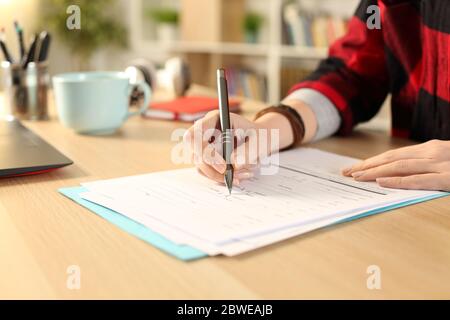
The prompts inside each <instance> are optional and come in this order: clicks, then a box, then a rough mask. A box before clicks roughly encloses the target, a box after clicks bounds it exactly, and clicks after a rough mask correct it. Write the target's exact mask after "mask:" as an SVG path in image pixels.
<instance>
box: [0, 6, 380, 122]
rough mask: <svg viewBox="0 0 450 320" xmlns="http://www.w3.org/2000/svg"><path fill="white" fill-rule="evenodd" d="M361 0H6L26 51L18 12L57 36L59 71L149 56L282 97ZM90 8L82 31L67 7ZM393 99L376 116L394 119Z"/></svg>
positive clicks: (206, 82)
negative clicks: (223, 73) (70, 23)
mask: <svg viewBox="0 0 450 320" xmlns="http://www.w3.org/2000/svg"><path fill="white" fill-rule="evenodd" d="M358 3H359V1H358V0H295V1H288V0H0V21H1V26H0V27H5V30H6V38H7V43H8V44H9V46H10V49H11V52H12V53H14V54H16V53H17V52H18V50H19V49H18V47H17V39H16V35H15V32H14V28H13V21H14V20H18V21H19V22H20V23H21V25H22V26H23V29H24V37H25V40H26V41H29V38H30V37H31V35H32V33H34V32H37V31H40V30H48V31H49V32H51V33H52V35H53V42H52V49H51V51H50V57H49V63H50V65H49V70H50V74H52V75H54V74H57V73H61V72H68V71H80V70H123V69H124V68H125V67H126V66H127V65H128V64H129V62H130V61H132V60H133V59H136V58H145V59H148V60H150V61H152V62H154V63H157V64H160V65H163V64H164V62H165V61H166V60H167V59H168V58H170V57H174V56H177V57H182V58H183V59H185V61H186V62H187V63H188V64H189V67H190V70H191V74H192V80H193V82H194V83H196V84H199V85H203V86H207V87H215V74H214V70H215V69H216V68H218V67H226V68H228V69H229V74H230V79H229V81H230V91H231V94H233V95H237V96H243V97H247V98H251V99H257V100H262V101H266V102H267V103H277V102H278V101H280V100H281V99H282V98H283V96H285V95H286V92H287V91H288V89H289V88H290V87H291V86H292V85H293V84H295V83H296V82H298V81H300V80H301V79H302V78H304V77H305V76H306V75H308V74H309V73H310V72H311V70H314V68H315V67H316V66H317V64H318V62H319V61H320V59H323V58H325V57H326V56H327V52H328V46H329V45H330V43H332V42H333V41H334V40H335V39H337V38H339V37H341V36H342V35H343V34H345V32H346V28H347V22H348V20H349V19H350V17H351V16H352V14H353V13H354V11H355V9H356V7H357V5H358ZM70 5H78V6H79V7H80V9H81V30H69V29H68V28H67V27H66V20H67V18H68V17H69V15H70V14H68V13H67V8H68V7H69V6H70ZM388 118H389V116H388V112H387V110H386V108H384V110H383V111H382V112H381V113H380V115H379V116H378V117H377V118H376V119H375V120H374V121H372V123H371V125H373V126H376V127H380V128H385V129H387V128H388V127H389V123H388Z"/></svg>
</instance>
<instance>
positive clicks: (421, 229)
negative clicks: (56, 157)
mask: <svg viewBox="0 0 450 320" xmlns="http://www.w3.org/2000/svg"><path fill="white" fill-rule="evenodd" d="M259 107H261V106H260V105H258V104H255V103H245V104H244V109H245V110H246V112H247V114H251V113H253V112H254V111H255V110H256V109H257V108H259ZM26 125H27V126H28V127H29V128H31V129H32V130H34V131H35V132H36V133H38V134H39V135H41V136H42V137H43V138H45V139H46V140H47V141H48V142H49V143H51V144H52V145H54V146H55V147H56V148H58V149H59V150H60V151H62V152H63V153H64V154H66V155H67V156H68V157H70V158H71V159H72V160H74V162H75V164H74V165H72V166H70V167H67V168H64V169H62V170H58V171H55V172H53V173H50V174H45V175H39V176H32V177H24V178H18V179H3V180H0V298H63V299H72V298H75V299H80V298H83V299H84V298H87V299H90V298H149V299H152V298H153V299H154V298H162V299H165V298H168V299H178V298H180V299H182V298H192V299H198V298H214V299H216V298H232V299H234V298H236V299H241V298H250V299H253V298H255V299H259V298H275V299H279V298H288V299H299V298H363V299H366V298H450V198H444V199H439V200H434V201H430V202H427V203H422V204H419V205H415V206H410V207H407V208H403V209H400V210H395V211H391V212H389V213H385V214H380V215H376V216H373V217H369V218H365V219H361V220H358V221H356V222H351V223H346V224H342V225H338V226H334V227H328V228H325V229H323V230H319V231H315V232H312V233H309V234H307V235H303V236H299V237H296V238H294V239H291V240H287V241H283V242H281V243H278V244H275V245H272V246H270V247H266V248H263V249H260V250H256V251H254V252H251V253H248V254H244V255H241V256H238V257H234V258H226V257H215V258H207V259H202V260H199V261H194V262H189V263H186V262H181V261H178V260H176V259H174V258H172V257H171V256H168V255H167V254H165V253H163V252H161V251H159V250H157V249H155V248H154V247H152V246H151V245H149V244H147V243H144V242H143V241H140V240H138V239H137V238H135V237H133V236H131V235H129V234H127V233H126V232H124V231H122V230H120V229H119V228H117V227H115V226H113V225H112V224H110V223H108V222H106V221H104V220H103V219H102V218H100V217H98V216H97V215H95V214H93V213H91V212H90V211H88V210H86V209H84V208H82V207H80V206H79V205H77V204H75V203H73V202H72V201H70V200H69V199H67V198H65V197H63V196H62V195H60V194H59V193H58V192H57V189H58V188H61V187H67V186H76V185H78V184H79V183H80V182H83V181H90V180H96V179H104V178H112V177H118V176H126V175H134V174H142V173H146V172H151V171H158V170H164V169H173V168H174V167H175V166H174V165H173V164H172V163H171V161H170V150H171V147H172V146H173V145H174V142H170V134H171V132H172V130H174V129H176V128H178V127H188V125H187V124H180V123H174V122H164V121H151V120H143V119H139V118H133V119H131V120H130V121H128V122H127V123H126V124H125V125H124V126H123V128H122V129H121V130H120V132H118V133H117V134H115V135H113V136H106V137H93V136H80V135H76V134H75V133H73V132H72V131H71V130H69V129H66V128H64V127H62V126H61V125H60V124H59V122H58V121H57V120H56V118H55V117H54V116H53V117H52V120H51V121H48V122H27V123H26ZM407 143H408V142H407V141H403V140H398V139H390V138H389V137H387V136H386V135H384V134H382V133H374V132H356V133H355V135H354V136H352V137H350V138H346V139H344V138H339V137H335V138H331V139H328V140H326V141H323V142H320V143H316V144H314V145H313V146H314V147H317V148H321V149H324V150H329V151H332V152H337V153H341V154H344V155H350V156H354V157H360V158H363V157H367V156H371V155H375V154H377V153H379V152H382V151H384V150H387V149H389V148H394V147H399V146H402V145H405V144H407ZM70 265H78V266H80V268H81V289H80V290H68V289H67V287H66V281H67V276H68V275H67V273H66V270H67V267H68V266H70ZM369 265H378V266H379V267H380V268H381V276H382V289H381V290H368V289H367V287H366V280H367V277H368V275H367V273H366V269H367V267H368V266H369Z"/></svg>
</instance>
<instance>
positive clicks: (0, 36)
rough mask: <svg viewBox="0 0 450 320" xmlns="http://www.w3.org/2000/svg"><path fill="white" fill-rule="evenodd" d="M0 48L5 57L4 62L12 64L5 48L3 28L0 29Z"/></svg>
mask: <svg viewBox="0 0 450 320" xmlns="http://www.w3.org/2000/svg"><path fill="white" fill-rule="evenodd" d="M0 47H1V49H2V52H3V55H4V56H5V60H6V61H9V62H10V63H13V59H12V57H11V54H10V53H9V51H8V47H6V37H5V28H2V29H1V30H0Z"/></svg>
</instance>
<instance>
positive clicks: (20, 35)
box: [14, 21, 25, 60]
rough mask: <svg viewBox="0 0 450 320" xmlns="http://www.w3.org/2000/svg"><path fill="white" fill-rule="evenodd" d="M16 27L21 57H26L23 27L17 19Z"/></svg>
mask: <svg viewBox="0 0 450 320" xmlns="http://www.w3.org/2000/svg"><path fill="white" fill-rule="evenodd" d="M14 27H15V29H16V33H17V38H18V40H19V50H20V59H21V60H23V59H24V57H25V44H24V43H23V29H22V28H21V27H20V25H19V23H18V22H17V21H14Z"/></svg>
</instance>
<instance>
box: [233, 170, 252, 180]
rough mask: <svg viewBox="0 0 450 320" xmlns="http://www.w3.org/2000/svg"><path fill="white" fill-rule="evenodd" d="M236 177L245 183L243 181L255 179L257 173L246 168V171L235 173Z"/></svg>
mask: <svg viewBox="0 0 450 320" xmlns="http://www.w3.org/2000/svg"><path fill="white" fill-rule="evenodd" d="M234 176H235V177H236V178H237V179H238V180H239V181H243V180H248V179H251V178H253V177H254V176H255V172H254V171H253V170H249V169H247V168H246V169H242V170H238V171H235V172H234Z"/></svg>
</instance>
